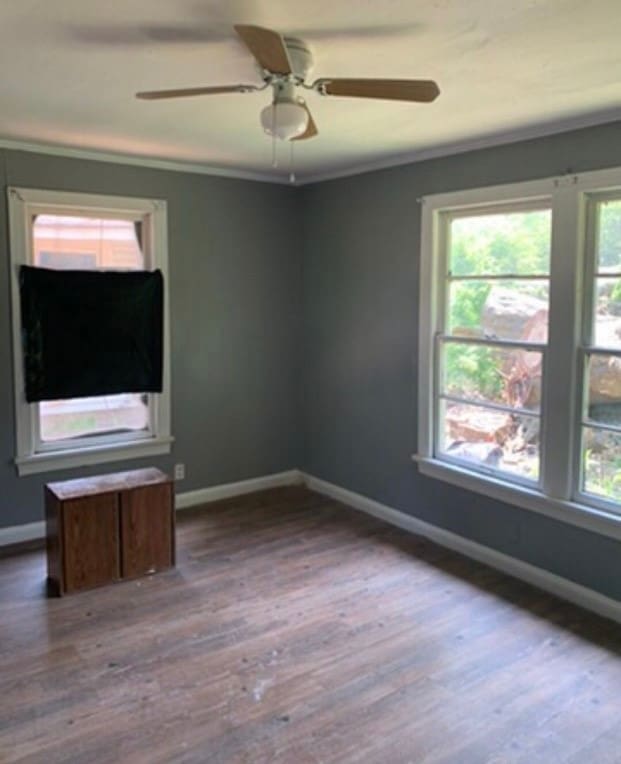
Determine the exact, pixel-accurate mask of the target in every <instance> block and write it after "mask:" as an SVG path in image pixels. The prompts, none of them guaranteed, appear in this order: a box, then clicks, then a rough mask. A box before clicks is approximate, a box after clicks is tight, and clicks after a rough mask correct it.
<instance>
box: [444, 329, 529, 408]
mask: <svg viewBox="0 0 621 764" xmlns="http://www.w3.org/2000/svg"><path fill="white" fill-rule="evenodd" d="M443 348H444V357H443V370H444V379H443V389H442V391H443V392H444V393H447V394H448V395H455V396H458V397H460V398H469V399H471V400H473V401H489V402H492V403H500V404H504V405H505V406H513V407H517V408H526V409H532V410H534V411H537V410H538V409H539V405H540V402H541V368H542V354H541V353H537V352H531V351H528V350H521V349H519V348H500V347H494V346H485V345H468V344H466V343H463V342H446V343H444V344H443Z"/></svg>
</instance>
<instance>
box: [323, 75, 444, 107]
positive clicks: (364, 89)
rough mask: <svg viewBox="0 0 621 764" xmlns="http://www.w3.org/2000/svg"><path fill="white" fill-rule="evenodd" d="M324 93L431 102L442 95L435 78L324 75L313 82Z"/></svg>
mask: <svg viewBox="0 0 621 764" xmlns="http://www.w3.org/2000/svg"><path fill="white" fill-rule="evenodd" d="M313 87H314V88H315V89H316V90H317V91H318V92H319V93H321V94H322V95H333V96H350V97H352V98H384V99H387V100H390V101H417V102H421V103H429V102H430V101H434V100H435V99H436V98H437V97H438V96H439V95H440V88H439V87H438V86H437V84H436V83H435V82H434V81H433V80H369V79H366V80H365V79H347V78H342V77H335V78H329V77H322V78H321V79H319V80H316V81H315V82H314V83H313Z"/></svg>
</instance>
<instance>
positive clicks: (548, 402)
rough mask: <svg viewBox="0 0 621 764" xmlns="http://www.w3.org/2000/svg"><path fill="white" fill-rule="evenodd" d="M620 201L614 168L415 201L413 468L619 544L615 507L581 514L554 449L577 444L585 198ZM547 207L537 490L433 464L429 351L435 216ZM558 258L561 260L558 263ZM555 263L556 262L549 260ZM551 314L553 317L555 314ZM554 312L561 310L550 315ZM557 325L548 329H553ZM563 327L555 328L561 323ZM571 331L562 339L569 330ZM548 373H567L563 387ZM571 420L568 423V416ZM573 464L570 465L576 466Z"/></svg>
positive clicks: (436, 282)
mask: <svg viewBox="0 0 621 764" xmlns="http://www.w3.org/2000/svg"><path fill="white" fill-rule="evenodd" d="M609 191H616V192H618V191H621V168H613V169H609V170H600V171H595V172H588V173H581V174H578V175H568V176H562V177H556V178H547V179H545V180H537V181H532V182H524V183H515V184H507V185H502V186H489V187H487V188H480V189H472V190H467V191H459V192H454V193H452V192H451V193H444V194H434V195H431V196H426V197H424V198H423V199H421V200H420V201H421V205H422V215H421V226H422V227H421V263H420V293H419V306H420V316H419V320H420V324H419V354H418V451H417V453H416V454H413V455H412V459H413V460H414V462H416V464H417V465H418V469H419V471H420V472H421V473H422V474H424V475H427V476H429V477H433V478H436V479H440V480H443V481H445V482H448V483H451V484H453V485H456V486H458V487H460V488H465V489H467V490H470V491H474V492H476V493H481V494H484V495H486V496H490V497H492V498H494V499H497V500H498V501H502V502H506V503H509V504H513V505H516V506H519V507H522V508H524V509H528V510H531V511H534V512H538V513H541V514H543V515H546V516H548V517H552V518H554V519H555V520H561V521H563V522H566V523H570V524H572V525H576V526H579V527H581V528H585V529H588V530H590V531H594V532H596V533H600V534H603V535H606V536H611V537H613V538H617V539H621V512H620V510H619V507H618V505H617V506H615V505H614V504H613V503H611V502H606V501H605V500H601V501H598V500H596V499H593V497H591V496H589V505H586V504H583V503H580V498H581V497H580V495H579V492H578V491H575V490H574V485H575V478H574V476H575V475H576V469H577V466H578V465H577V464H576V463H572V459H571V454H570V450H569V449H557V448H554V447H553V444H555V443H559V442H560V443H563V442H564V443H569V442H575V441H574V438H575V437H576V435H575V433H576V432H577V430H576V428H577V427H578V426H579V424H578V420H579V416H580V412H579V411H578V407H577V406H576V405H575V401H576V397H577V395H579V394H580V392H581V388H582V383H583V382H582V379H580V374H579V369H578V364H577V363H576V352H577V348H578V347H579V345H580V338H581V335H582V331H583V327H582V325H581V322H580V317H581V315H582V301H583V276H584V261H583V258H584V249H585V244H586V224H587V221H586V217H587V205H588V200H589V198H590V197H591V196H593V197H598V196H600V195H601V194H604V193H606V192H609ZM536 201H551V202H552V221H553V222H552V256H551V266H550V317H551V321H550V330H549V339H548V346H547V350H546V359H545V363H546V367H547V368H548V372H547V374H546V375H545V381H544V389H543V395H542V398H543V399H542V420H541V421H542V427H541V442H542V448H541V458H542V464H541V472H542V477H543V481H542V484H541V487H536V486H532V487H529V486H523V485H521V484H519V483H513V482H509V481H505V480H503V479H502V478H501V477H500V476H499V475H497V474H491V473H490V474H489V475H486V474H484V473H482V472H479V471H474V470H470V469H468V468H467V466H464V465H463V464H461V463H459V464H458V463H454V462H452V461H451V460H450V459H446V458H444V457H443V458H438V457H437V456H436V455H435V454H434V415H435V391H434V385H435V380H436V378H437V375H436V370H435V369H434V363H435V358H436V354H435V352H434V343H435V338H436V336H437V333H438V330H439V327H438V315H439V311H438V299H439V291H440V282H441V279H442V274H441V273H440V264H441V257H440V253H441V249H440V248H441V242H440V234H441V230H442V227H441V215H442V214H443V213H445V212H446V211H447V210H450V211H452V212H454V211H457V210H463V211H466V210H468V209H469V208H478V207H482V206H486V205H488V206H489V205H490V204H493V205H494V206H497V205H501V204H502V203H503V202H507V203H520V202H536ZM561 252H562V253H564V257H561V256H559V254H558V253H561ZM555 253H556V256H555ZM555 306H556V307H555ZM558 306H560V308H561V309H560V310H559V309H558ZM554 318H556V321H554ZM561 318H562V323H561V321H560V320H559V319H561ZM568 326H569V327H571V329H570V331H568V330H567V327H568ZM549 369H570V370H571V374H570V375H569V378H568V376H567V374H564V375H563V380H562V384H560V385H559V384H557V383H558V379H555V378H554V375H553V374H552V373H550V371H549ZM568 411H571V412H572V416H571V417H568V416H567V412H568ZM576 461H577V460H576Z"/></svg>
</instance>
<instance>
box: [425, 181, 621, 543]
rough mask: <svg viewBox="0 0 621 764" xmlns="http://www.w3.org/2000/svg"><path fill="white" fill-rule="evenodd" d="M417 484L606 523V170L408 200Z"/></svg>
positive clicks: (620, 217)
mask: <svg viewBox="0 0 621 764" xmlns="http://www.w3.org/2000/svg"><path fill="white" fill-rule="evenodd" d="M420 311H421V312H420V354H419V380H418V381H419V407H418V425H419V430H418V441H419V442H418V452H417V454H416V455H415V459H416V461H417V462H418V463H419V468H420V469H421V471H422V472H423V473H425V474H428V475H431V476H433V477H436V478H440V479H445V480H447V481H449V482H452V483H455V484H457V485H460V486H462V487H466V488H470V489H473V490H475V491H480V492H482V493H486V494H488V495H491V496H494V497H495V498H498V499H501V500H506V501H510V502H513V503H517V504H519V505H522V506H526V507H528V508H530V509H535V510H539V511H543V512H544V513H546V514H551V515H553V516H555V517H560V518H562V519H568V520H569V521H571V522H575V523H577V524H579V525H585V526H587V527H592V528H594V529H597V530H602V529H604V527H605V528H610V527H612V526H613V525H614V526H617V527H618V526H619V523H621V171H616V170H610V171H602V172H595V173H587V174H585V175H582V176H571V177H564V178H556V179H555V178H551V179H549V180H544V181H536V182H533V183H523V184H515V185H511V186H498V187H494V188H488V189H477V190H472V191H465V192H458V193H454V194H439V195H434V196H429V197H425V198H424V199H423V200H422V242H421V292H420Z"/></svg>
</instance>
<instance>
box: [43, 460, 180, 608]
mask: <svg viewBox="0 0 621 764" xmlns="http://www.w3.org/2000/svg"><path fill="white" fill-rule="evenodd" d="M45 512H46V526H47V566H48V583H49V588H50V590H51V591H52V592H54V593H57V594H59V595H62V594H66V593H69V592H73V591H79V590H81V589H90V588H92V587H95V586H101V585H103V584H107V583H112V582H114V581H119V580H122V579H125V578H135V577H136V576H141V575H145V574H147V573H155V572H156V571H159V570H164V569H166V568H169V567H171V566H172V565H174V564H175V525H174V523H175V517H174V502H173V484H172V481H171V480H170V478H168V477H167V476H166V475H164V473H163V472H160V471H159V470H156V469H146V470H133V471H131V472H119V473H116V474H113V475H101V476H98V477H94V478H82V479H79V480H67V481H64V482H59V483H50V484H48V485H46V486H45Z"/></svg>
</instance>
